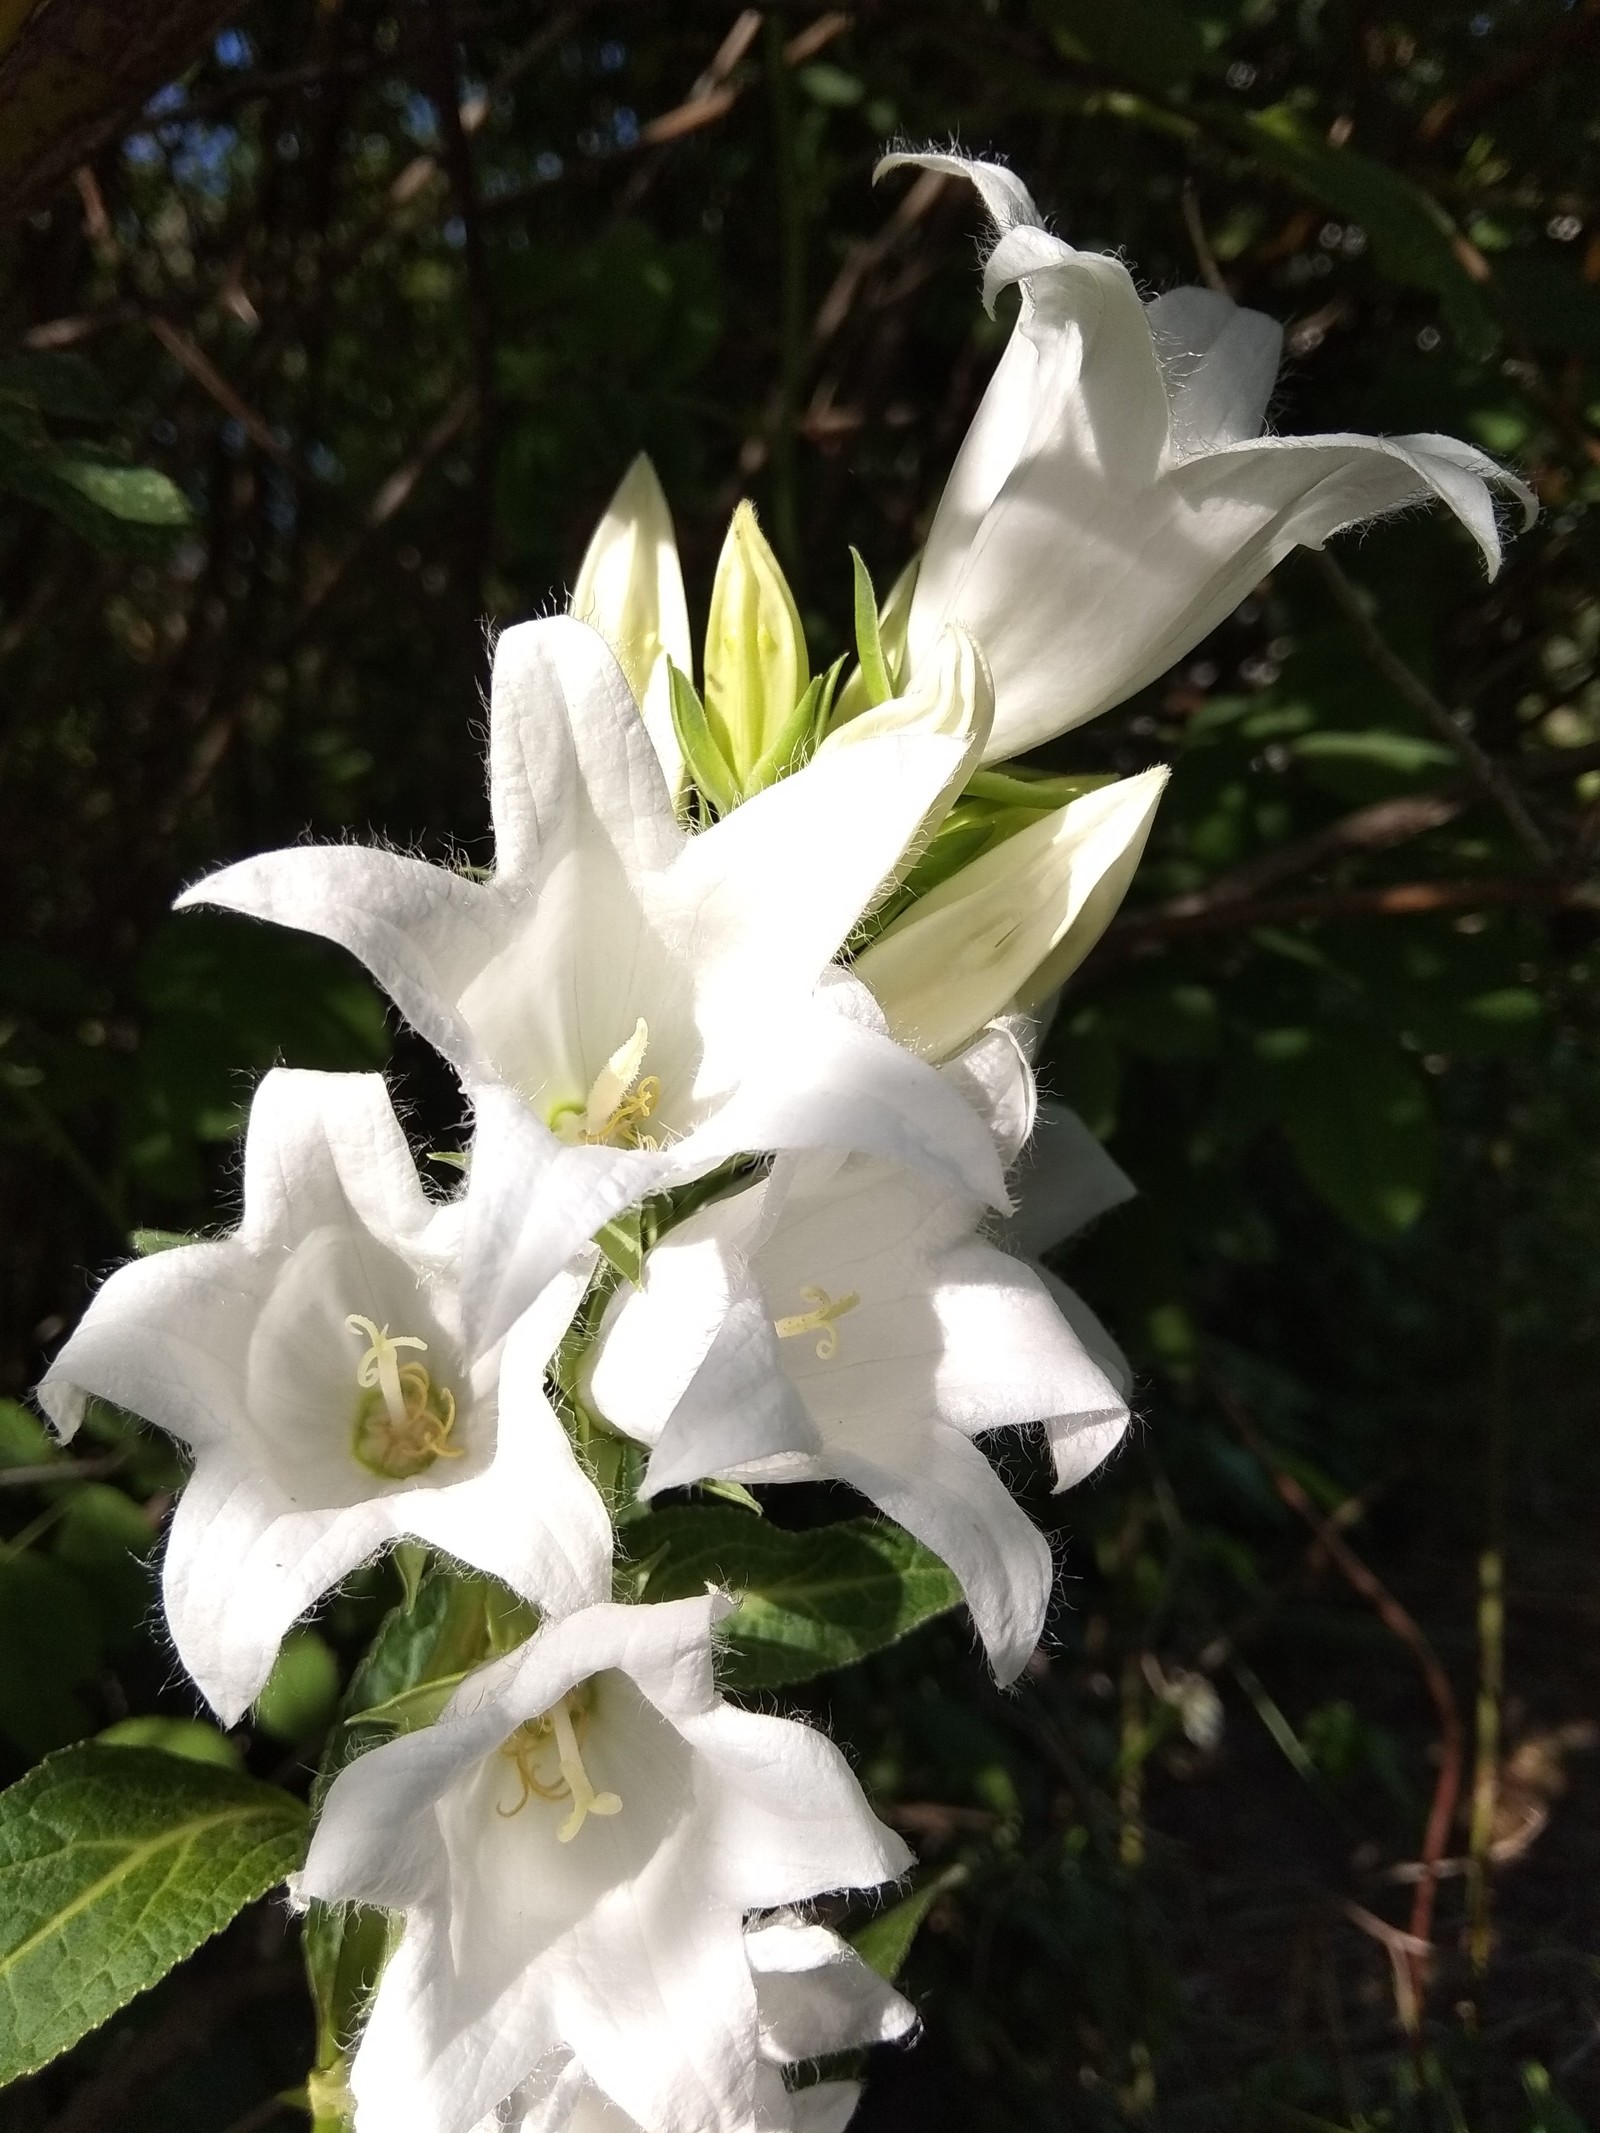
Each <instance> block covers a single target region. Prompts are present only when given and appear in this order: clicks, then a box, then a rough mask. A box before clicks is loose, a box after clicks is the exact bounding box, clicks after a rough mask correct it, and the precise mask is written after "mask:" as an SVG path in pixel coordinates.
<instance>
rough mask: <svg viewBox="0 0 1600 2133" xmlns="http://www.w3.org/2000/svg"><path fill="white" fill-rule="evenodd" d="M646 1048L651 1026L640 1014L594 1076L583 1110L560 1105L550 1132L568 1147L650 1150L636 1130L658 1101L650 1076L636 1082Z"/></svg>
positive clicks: (658, 1090)
mask: <svg viewBox="0 0 1600 2133" xmlns="http://www.w3.org/2000/svg"><path fill="white" fill-rule="evenodd" d="M649 1045H650V1025H649V1024H648V1023H647V1022H646V1021H645V1019H644V1017H643V1016H642V1015H641V1016H640V1017H639V1020H638V1021H637V1022H636V1023H635V1024H634V1030H633V1035H632V1036H631V1037H630V1038H629V1039H628V1040H627V1042H626V1043H625V1044H619V1045H618V1046H617V1048H616V1050H615V1051H614V1052H613V1053H612V1054H611V1057H610V1058H609V1059H608V1060H607V1061H606V1063H605V1065H604V1066H603V1067H602V1068H601V1069H600V1071H599V1073H598V1074H596V1076H595V1077H594V1086H593V1087H592V1088H591V1089H590V1091H589V1095H588V1100H587V1101H586V1102H585V1104H584V1107H583V1109H582V1111H581V1112H580V1111H579V1109H578V1107H577V1105H576V1104H565V1105H563V1106H562V1107H561V1109H560V1110H558V1111H557V1112H556V1113H555V1115H554V1117H553V1118H552V1119H551V1121H550V1124H551V1128H552V1130H553V1131H554V1132H556V1133H558V1134H559V1135H560V1137H561V1138H562V1140H564V1141H566V1142H568V1143H570V1144H571V1145H573V1146H576V1145H578V1144H579V1143H580V1142H581V1143H587V1144H588V1145H589V1146H591V1147H593V1146H597V1145H599V1144H601V1143H604V1142H610V1143H611V1144H612V1145H613V1146H623V1145H626V1144H627V1143H628V1142H629V1141H633V1142H636V1143H638V1144H639V1145H641V1146H648V1145H650V1144H649V1143H648V1142H647V1141H646V1140H645V1137H644V1136H643V1135H642V1134H641V1133H640V1132H639V1128H640V1127H641V1126H642V1125H643V1124H644V1122H645V1120H646V1119H647V1118H648V1117H649V1116H650V1114H651V1112H652V1111H654V1109H655V1107H656V1105H657V1104H658V1103H659V1102H660V1101H661V1083H660V1081H659V1080H658V1079H657V1077H656V1076H655V1075H654V1074H646V1075H645V1077H644V1079H643V1080H642V1081H641V1080H640V1079H639V1069H640V1068H641V1067H642V1066H643V1065H644V1055H645V1053H646V1051H647V1050H648V1049H649Z"/></svg>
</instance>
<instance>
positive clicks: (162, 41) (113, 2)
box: [0, 0, 238, 225]
mask: <svg viewBox="0 0 1600 2133" xmlns="http://www.w3.org/2000/svg"><path fill="white" fill-rule="evenodd" d="M7 12H8V14H9V12H10V11H9V10H8V11H7ZM237 12H238V6H237V0H223V4H220V5H219V0H164V4H163V5H162V6H160V7H147V6H138V5H130V4H129V0H41V4H40V5H38V6H35V7H34V9H33V10H32V12H31V13H30V14H28V15H27V16H26V17H25V18H24V19H23V20H22V21H21V22H20V24H18V26H17V27H16V28H15V29H14V30H13V31H12V32H11V34H10V35H9V37H8V36H7V33H6V31H5V29H4V28H0V225H3V224H5V223H9V222H15V221H16V220H17V219H18V217H19V216H22V215H24V214H26V213H27V212H28V210H29V209H30V208H33V207H37V206H38V205H39V203H40V202H41V201H42V200H48V199H49V197H50V195H51V194H52V193H53V192H55V190H56V189H57V187H58V186H60V185H62V184H64V183H65V182H66V180H67V179H68V178H69V177H70V176H71V175H72V173H73V171H74V170H76V169H77V167H78V165H79V164H80V163H83V162H86V161H87V160H88V158H89V157H90V156H91V155H93V154H94V152H95V150H96V149H97V148H99V147H101V146H102V145H103V144H104V143H105V142H106V141H108V140H110V139H111V137H112V136H113V135H114V134H115V133H116V132H117V131H118V129H119V128H120V127H121V126H123V125H124V124H125V123H126V122H127V121H128V120H129V119H131V118H132V117H133V116H134V115H135V113H136V112H137V111H138V110H139V107H140V106H141V105H142V104H143V103H144V101H145V99H146V98H147V97H148V96H150V95H152V94H153V93H154V91H155V90H157V89H159V88H160V87H161V86H162V84H163V83H164V82H167V81H170V80H171V78H172V76H173V75H174V74H177V73H181V72H182V70H183V69H184V67H186V66H187V65H188V64H189V62H190V61H191V60H193V59H194V58H196V57H197V56H198V55H199V53H201V52H202V51H204V49H205V47H206V45H207V44H208V43H209V42H210V40H211V38H212V37H213V36H215V34H216V32H217V31H218V30H219V29H221V27H222V25H223V24H224V23H225V22H226V21H227V20H228V18H229V16H230V15H233V14H236V13H237ZM4 19H5V18H3V17H0V21H3V20H4Z"/></svg>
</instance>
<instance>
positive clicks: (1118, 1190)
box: [1001, 1103, 1137, 1259]
mask: <svg viewBox="0 0 1600 2133" xmlns="http://www.w3.org/2000/svg"><path fill="white" fill-rule="evenodd" d="M1136 1190H1137V1188H1136V1187H1135V1186H1134V1184H1133V1182H1132V1180H1131V1179H1130V1178H1129V1177H1128V1176H1127V1175H1126V1174H1125V1173H1124V1172H1123V1171H1122V1170H1121V1169H1119V1168H1118V1166H1117V1165H1116V1164H1115V1163H1114V1162H1113V1161H1112V1159H1111V1157H1110V1156H1109V1155H1107V1153H1106V1151H1105V1148H1104V1147H1103V1145H1102V1144H1101V1142H1100V1141H1099V1140H1098V1139H1096V1137H1095V1135H1094V1134H1092V1133H1091V1132H1090V1131H1089V1129H1088V1127H1087V1126H1086V1125H1085V1124H1084V1123H1083V1121H1082V1119H1081V1118H1079V1117H1078V1115H1077V1114H1076V1112H1073V1111H1069V1110H1068V1109H1067V1107H1066V1106H1065V1104H1054V1103H1042V1104H1041V1105H1040V1106H1039V1122H1038V1126H1037V1129H1036V1131H1035V1132H1034V1135H1033V1138H1032V1139H1031V1140H1030V1141H1029V1143H1028V1144H1027V1146H1026V1147H1025V1148H1024V1149H1022V1150H1021V1152H1020V1154H1019V1156H1018V1158H1017V1172H1016V1177H1015V1180H1014V1183H1013V1187H1012V1191H1013V1196H1014V1198H1015V1200H1016V1203H1017V1204H1016V1208H1015V1211H1014V1212H1013V1213H1012V1214H1011V1215H1010V1216H1009V1217H1008V1218H1007V1220H1006V1221H1005V1222H1004V1224H1003V1225H1002V1228H1001V1234H1002V1235H1003V1237H1004V1238H1005V1241H1006V1243H1007V1244H1008V1245H1009V1246H1010V1248H1011V1249H1012V1250H1013V1251H1015V1252H1019V1253H1020V1254H1021V1255H1022V1257H1023V1258H1024V1259H1037V1258H1039V1257H1040V1255H1041V1254H1042V1253H1044V1252H1048V1251H1050V1250H1051V1249H1053V1247H1054V1246H1056V1245H1058V1244H1060V1243H1061V1242H1062V1240H1063V1239H1064V1238H1067V1237H1071V1236H1074V1235H1075V1234H1076V1233H1077V1231H1079V1230H1080V1229H1084V1228H1086V1227H1087V1226H1088V1224H1089V1223H1091V1222H1093V1221H1095V1220H1096V1218H1097V1217H1098V1216H1100V1215H1103V1214H1106V1213H1108V1212H1109V1211H1110V1210H1111V1209H1112V1208H1113V1207H1121V1206H1122V1205H1123V1204H1124V1203H1125V1202H1126V1201H1128V1200H1131V1199H1132V1198H1133V1197H1134V1194H1135V1191H1136Z"/></svg>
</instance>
